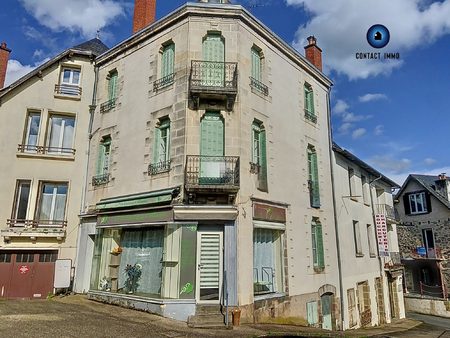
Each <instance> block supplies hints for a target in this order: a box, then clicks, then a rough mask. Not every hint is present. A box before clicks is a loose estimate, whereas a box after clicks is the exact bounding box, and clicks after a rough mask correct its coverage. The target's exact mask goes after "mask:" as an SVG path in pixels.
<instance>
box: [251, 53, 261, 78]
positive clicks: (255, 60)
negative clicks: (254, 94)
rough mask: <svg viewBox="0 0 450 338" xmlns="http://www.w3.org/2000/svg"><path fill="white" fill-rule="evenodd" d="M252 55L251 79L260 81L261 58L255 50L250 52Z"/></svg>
mask: <svg viewBox="0 0 450 338" xmlns="http://www.w3.org/2000/svg"><path fill="white" fill-rule="evenodd" d="M251 54H252V77H253V78H254V79H256V80H258V81H261V56H260V55H259V51H257V50H256V49H255V48H252V50H251Z"/></svg>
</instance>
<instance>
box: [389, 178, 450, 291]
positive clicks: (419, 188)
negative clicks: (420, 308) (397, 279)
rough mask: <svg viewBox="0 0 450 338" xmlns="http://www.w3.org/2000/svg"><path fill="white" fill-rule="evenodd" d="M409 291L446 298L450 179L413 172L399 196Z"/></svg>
mask: <svg viewBox="0 0 450 338" xmlns="http://www.w3.org/2000/svg"><path fill="white" fill-rule="evenodd" d="M396 202H397V203H396V206H395V207H396V211H397V213H398V215H399V217H400V219H401V221H402V222H401V226H399V227H398V228H397V230H398V237H399V245H400V251H401V254H402V263H403V264H404V266H405V286H406V289H407V290H406V291H407V292H409V293H412V294H423V295H425V296H429V297H435V298H447V297H448V290H449V286H450V272H449V266H448V257H449V255H450V179H449V178H448V177H447V176H446V174H440V175H437V176H432V175H416V174H411V175H409V176H408V178H407V179H406V181H405V182H404V183H403V186H402V188H401V189H400V191H399V192H398V193H397V196H396Z"/></svg>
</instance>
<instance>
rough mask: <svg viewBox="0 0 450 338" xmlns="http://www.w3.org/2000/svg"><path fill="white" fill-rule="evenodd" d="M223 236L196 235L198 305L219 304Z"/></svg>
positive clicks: (201, 233)
mask: <svg viewBox="0 0 450 338" xmlns="http://www.w3.org/2000/svg"><path fill="white" fill-rule="evenodd" d="M222 243H223V234H222V232H221V231H205V230H200V231H198V233H197V278H196V279H197V289H196V299H197V302H198V303H212V304H219V303H220V298H221V289H222V270H223V244H222Z"/></svg>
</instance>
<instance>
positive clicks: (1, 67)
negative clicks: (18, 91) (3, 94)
mask: <svg viewBox="0 0 450 338" xmlns="http://www.w3.org/2000/svg"><path fill="white" fill-rule="evenodd" d="M9 53H11V49H8V48H7V47H6V43H5V42H2V43H1V44H0V89H2V88H3V85H4V84H5V78H6V68H7V67H8V60H9Z"/></svg>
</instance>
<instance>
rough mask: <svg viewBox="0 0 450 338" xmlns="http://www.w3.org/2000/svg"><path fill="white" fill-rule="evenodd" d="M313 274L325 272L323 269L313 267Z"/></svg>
mask: <svg viewBox="0 0 450 338" xmlns="http://www.w3.org/2000/svg"><path fill="white" fill-rule="evenodd" d="M314 272H316V273H323V272H325V267H320V266H315V267H314Z"/></svg>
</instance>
